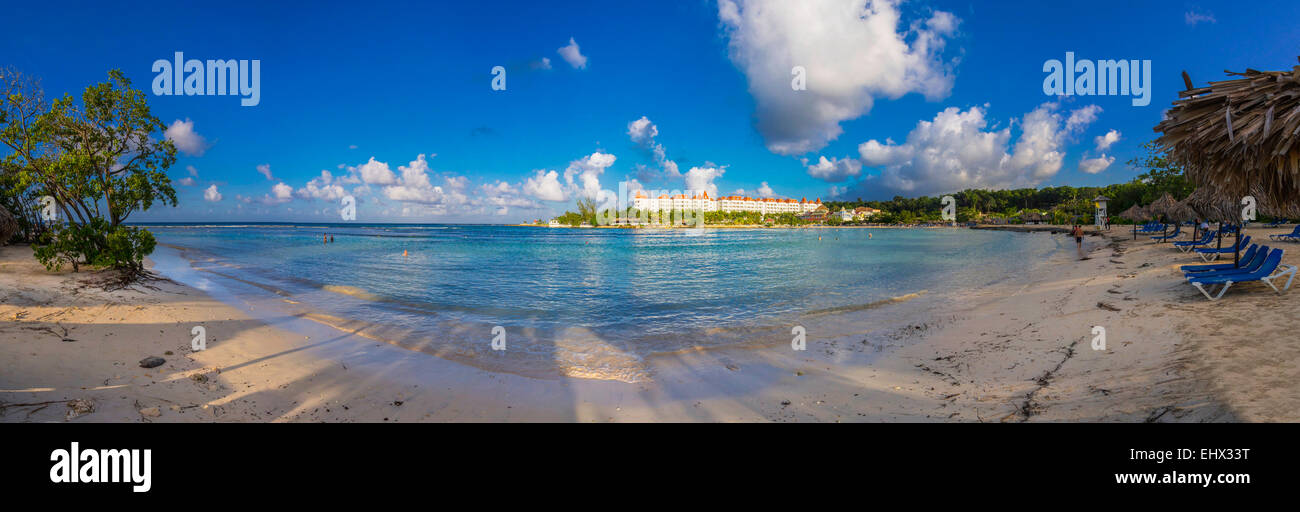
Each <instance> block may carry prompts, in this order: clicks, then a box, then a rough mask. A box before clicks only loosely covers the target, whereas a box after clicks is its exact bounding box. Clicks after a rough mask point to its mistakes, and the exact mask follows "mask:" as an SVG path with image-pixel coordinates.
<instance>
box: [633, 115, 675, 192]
mask: <svg viewBox="0 0 1300 512" xmlns="http://www.w3.org/2000/svg"><path fill="white" fill-rule="evenodd" d="M627 136H628V138H629V139H631V140H632V142H634V143H636V144H637V145H638V146H640V147H641V148H642V149H645V150H646V151H648V152H649V153H650V156H651V157H652V158H654V161H655V163H656V164H658V166H659V168H658V169H653V168H650V167H647V166H644V165H638V166H637V177H639V178H641V179H643V180H646V181H659V180H664V179H676V178H680V177H681V176H682V173H681V171H680V170H678V168H677V162H674V161H672V160H669V159H668V150H666V149H664V145H663V144H659V143H657V142H655V137H658V136H659V127H658V126H657V125H655V124H654V123H653V122H651V121H650V118H648V117H646V116H641V118H640V119H637V120H635V121H632V122H630V123H628V124H627Z"/></svg>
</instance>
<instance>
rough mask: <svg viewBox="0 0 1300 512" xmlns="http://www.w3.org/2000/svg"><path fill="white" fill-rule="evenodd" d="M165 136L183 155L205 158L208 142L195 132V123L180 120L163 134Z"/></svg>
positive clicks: (173, 123) (188, 120)
mask: <svg viewBox="0 0 1300 512" xmlns="http://www.w3.org/2000/svg"><path fill="white" fill-rule="evenodd" d="M163 136H164V137H166V138H167V140H170V141H172V144H174V145H176V149H177V150H179V151H180V152H181V153H185V154H186V155H190V156H203V153H204V152H205V151H207V150H208V147H209V144H208V140H207V139H205V138H203V136H202V135H199V134H198V132H195V131H194V121H191V120H190V119H189V118H185V120H184V121H181V120H180V119H177V120H175V121H173V122H172V124H171V126H168V127H167V130H166V131H164V132H163Z"/></svg>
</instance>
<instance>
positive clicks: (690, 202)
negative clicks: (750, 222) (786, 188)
mask: <svg viewBox="0 0 1300 512" xmlns="http://www.w3.org/2000/svg"><path fill="white" fill-rule="evenodd" d="M632 206H633V207H634V208H636V209H638V210H642V211H677V210H699V211H705V212H758V213H760V214H763V215H767V214H779V213H793V214H796V215H798V214H802V213H809V212H812V211H814V210H816V209H817V208H819V207H821V206H822V200H821V199H817V200H816V201H808V200H807V199H800V200H798V201H795V200H794V199H776V198H771V197H766V198H753V197H743V196H726V197H719V198H717V199H714V198H712V197H709V193H708V192H703V193H700V194H699V195H696V196H693V197H690V196H687V195H686V194H676V195H672V196H669V195H667V194H662V195H660V196H659V197H650V196H648V195H647V194H646V193H645V191H644V190H638V191H637V192H636V195H635V196H634V197H633V198H632Z"/></svg>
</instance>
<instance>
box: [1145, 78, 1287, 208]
mask: <svg viewBox="0 0 1300 512" xmlns="http://www.w3.org/2000/svg"><path fill="white" fill-rule="evenodd" d="M1226 73H1227V74H1228V75H1229V76H1233V77H1239V78H1235V79H1231V80H1225V81H1221V82H1210V84H1209V86H1207V87H1199V88H1193V87H1191V79H1190V78H1189V77H1188V76H1187V75H1186V73H1184V75H1183V79H1184V81H1185V82H1186V83H1187V84H1188V90H1186V91H1183V92H1180V93H1179V96H1180V98H1181V99H1179V100H1177V101H1174V106H1173V108H1171V109H1170V110H1169V111H1168V112H1167V113H1166V117H1165V120H1164V121H1161V122H1160V124H1158V125H1156V127H1155V131H1157V132H1161V133H1162V135H1161V136H1160V137H1159V138H1157V139H1156V145H1157V147H1159V148H1161V149H1163V150H1165V151H1167V152H1168V153H1169V157H1170V159H1171V160H1173V162H1174V163H1176V164H1178V165H1180V166H1182V167H1183V169H1184V170H1185V171H1186V173H1187V177H1188V179H1189V180H1191V182H1192V183H1194V184H1196V185H1198V186H1201V187H1205V186H1213V187H1215V188H1216V189H1219V192H1220V193H1221V194H1222V195H1224V196H1225V197H1236V198H1241V197H1244V196H1247V195H1255V197H1256V199H1257V200H1258V201H1259V203H1260V204H1265V203H1266V204H1268V205H1270V206H1271V207H1274V208H1276V209H1278V210H1288V209H1293V208H1300V66H1295V67H1293V68H1292V69H1291V70H1289V71H1258V70H1254V69H1247V70H1246V71H1245V72H1244V73H1234V72H1230V71H1229V72H1226ZM1252 191H1253V192H1258V195H1256V194H1252V193H1251V192H1252Z"/></svg>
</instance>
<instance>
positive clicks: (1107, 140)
mask: <svg viewBox="0 0 1300 512" xmlns="http://www.w3.org/2000/svg"><path fill="white" fill-rule="evenodd" d="M1119 135H1120V134H1119V130H1111V131H1108V132H1106V134H1105V135H1098V136H1097V138H1095V139H1093V140H1094V141H1095V142H1096V143H1097V151H1106V150H1109V149H1110V147H1111V146H1112V145H1114V144H1115V143H1116V142H1119Z"/></svg>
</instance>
